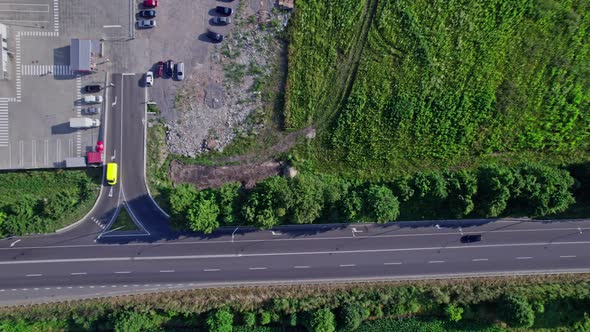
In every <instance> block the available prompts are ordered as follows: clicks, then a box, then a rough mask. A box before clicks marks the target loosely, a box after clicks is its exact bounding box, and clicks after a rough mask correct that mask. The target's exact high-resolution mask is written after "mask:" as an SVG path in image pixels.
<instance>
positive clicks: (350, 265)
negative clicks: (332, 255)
mask: <svg viewBox="0 0 590 332" xmlns="http://www.w3.org/2000/svg"><path fill="white" fill-rule="evenodd" d="M338 266H340V267H353V266H356V264H340V265H338Z"/></svg>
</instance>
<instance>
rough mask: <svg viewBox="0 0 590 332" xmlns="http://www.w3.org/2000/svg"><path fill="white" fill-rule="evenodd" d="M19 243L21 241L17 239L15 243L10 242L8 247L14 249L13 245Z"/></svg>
mask: <svg viewBox="0 0 590 332" xmlns="http://www.w3.org/2000/svg"><path fill="white" fill-rule="evenodd" d="M20 241H21V240H20V239H18V240H16V241H14V242H12V243H11V244H10V247H11V248H12V247H14V245H15V244H17V243H19V242H20Z"/></svg>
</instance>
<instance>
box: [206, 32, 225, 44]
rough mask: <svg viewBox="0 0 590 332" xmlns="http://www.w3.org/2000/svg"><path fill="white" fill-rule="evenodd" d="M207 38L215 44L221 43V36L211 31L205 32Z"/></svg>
mask: <svg viewBox="0 0 590 332" xmlns="http://www.w3.org/2000/svg"><path fill="white" fill-rule="evenodd" d="M207 37H209V39H211V40H213V41H214V42H217V43H219V42H222V41H223V35H222V34H220V33H217V32H215V31H212V30H207Z"/></svg>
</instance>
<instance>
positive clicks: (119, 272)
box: [115, 271, 131, 274]
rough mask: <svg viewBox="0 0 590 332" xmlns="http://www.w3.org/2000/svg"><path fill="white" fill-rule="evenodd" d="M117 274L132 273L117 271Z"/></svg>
mask: <svg viewBox="0 0 590 332" xmlns="http://www.w3.org/2000/svg"><path fill="white" fill-rule="evenodd" d="M115 273H116V274H128V273H131V271H117V272H115Z"/></svg>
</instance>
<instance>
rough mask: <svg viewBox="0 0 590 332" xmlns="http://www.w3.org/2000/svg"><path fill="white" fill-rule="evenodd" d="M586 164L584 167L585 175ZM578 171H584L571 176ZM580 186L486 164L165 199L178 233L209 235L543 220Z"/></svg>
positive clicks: (181, 190)
mask: <svg viewBox="0 0 590 332" xmlns="http://www.w3.org/2000/svg"><path fill="white" fill-rule="evenodd" d="M589 169H590V167H588V165H585V168H583V170H584V171H585V172H586V176H587V174H589V173H590V171H588V170H589ZM578 173H579V174H582V173H583V172H578ZM588 186H590V184H588V183H587V182H584V181H581V180H576V179H574V177H573V176H572V175H571V174H570V173H569V172H568V171H567V170H563V169H559V168H555V167H549V166H545V165H540V164H530V163H529V164H522V165H520V166H516V167H507V166H498V165H487V166H482V167H480V168H478V169H476V170H459V171H446V172H435V171H429V172H419V173H416V174H414V175H413V176H407V177H402V178H397V179H394V180H392V181H390V182H380V183H370V182H361V181H354V180H347V179H343V178H338V177H333V176H325V175H312V174H300V175H297V176H295V177H294V178H289V179H287V178H283V177H279V176H274V177H270V178H267V179H265V180H263V181H261V182H259V183H258V184H257V185H256V186H255V187H254V188H252V189H251V190H245V189H244V188H243V187H242V186H241V185H240V184H238V183H228V184H225V185H224V186H223V187H221V188H218V189H206V190H201V191H198V190H196V189H195V188H194V187H193V186H192V185H190V184H183V185H179V186H177V187H176V188H174V189H173V190H172V192H171V194H170V196H169V202H170V207H171V215H172V218H173V220H174V221H175V224H176V225H177V226H178V227H180V228H186V229H190V230H193V231H199V232H204V233H210V232H212V231H213V230H214V229H215V228H217V227H219V226H222V225H236V224H238V225H252V226H257V227H260V228H271V227H273V226H275V225H280V224H310V223H314V222H320V223H326V222H387V221H394V220H418V219H442V218H465V217H498V216H503V215H527V216H535V217H538V216H547V215H550V214H555V213H559V212H563V211H565V210H566V209H567V208H568V207H570V206H571V205H572V204H573V203H574V202H575V198H574V197H575V195H574V194H579V195H582V194H581V193H582V192H584V191H583V190H581V189H584V190H586V191H587V188H588Z"/></svg>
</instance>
